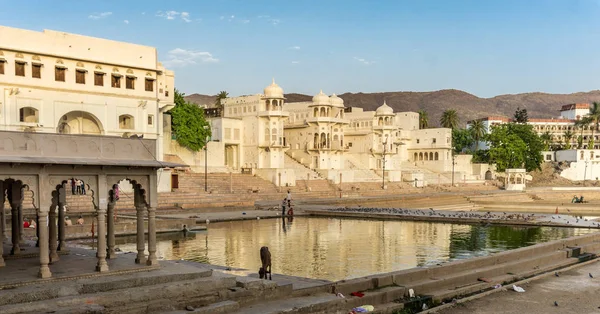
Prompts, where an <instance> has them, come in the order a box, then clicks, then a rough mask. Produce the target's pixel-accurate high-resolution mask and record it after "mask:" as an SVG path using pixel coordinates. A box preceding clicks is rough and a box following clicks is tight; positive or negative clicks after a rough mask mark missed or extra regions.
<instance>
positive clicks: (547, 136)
mask: <svg viewBox="0 0 600 314" xmlns="http://www.w3.org/2000/svg"><path fill="white" fill-rule="evenodd" d="M540 139H542V143H544V150H548V149H550V143H552V133H550V131H546V132H544V133H542V135H540Z"/></svg>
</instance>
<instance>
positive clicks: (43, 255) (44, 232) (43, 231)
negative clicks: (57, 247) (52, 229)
mask: <svg viewBox="0 0 600 314" xmlns="http://www.w3.org/2000/svg"><path fill="white" fill-rule="evenodd" d="M38 216H39V223H38V226H37V228H38V230H39V231H40V241H39V244H40V271H39V273H38V277H40V278H50V277H51V276H52V273H51V272H50V268H49V267H48V263H49V262H50V258H49V250H48V211H47V209H43V208H41V209H40V211H39V213H38Z"/></svg>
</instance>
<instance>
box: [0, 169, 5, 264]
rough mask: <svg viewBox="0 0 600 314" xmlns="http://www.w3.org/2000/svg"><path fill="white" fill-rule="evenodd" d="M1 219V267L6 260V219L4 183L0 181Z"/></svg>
mask: <svg viewBox="0 0 600 314" xmlns="http://www.w3.org/2000/svg"><path fill="white" fill-rule="evenodd" d="M0 214H1V215H0V217H1V218H2V223H1V224H0V267H2V266H5V265H6V264H5V263H4V258H3V257H2V255H3V254H4V231H5V230H6V217H5V216H4V181H0Z"/></svg>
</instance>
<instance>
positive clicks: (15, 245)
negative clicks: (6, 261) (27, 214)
mask: <svg viewBox="0 0 600 314" xmlns="http://www.w3.org/2000/svg"><path fill="white" fill-rule="evenodd" d="M10 209H11V239H12V249H11V250H10V255H18V254H20V253H21V247H20V246H19V223H21V224H22V222H20V221H19V204H18V203H16V202H11V203H10Z"/></svg>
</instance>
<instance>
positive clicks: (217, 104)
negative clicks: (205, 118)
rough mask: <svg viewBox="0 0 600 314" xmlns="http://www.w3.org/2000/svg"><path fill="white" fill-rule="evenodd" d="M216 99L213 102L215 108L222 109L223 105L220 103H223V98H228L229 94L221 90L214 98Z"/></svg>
mask: <svg viewBox="0 0 600 314" xmlns="http://www.w3.org/2000/svg"><path fill="white" fill-rule="evenodd" d="M216 97H217V99H216V100H215V107H217V108H223V103H222V101H223V99H225V98H227V97H229V93H228V92H226V91H224V90H222V91H220V92H219V93H218V94H217V96H216Z"/></svg>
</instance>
